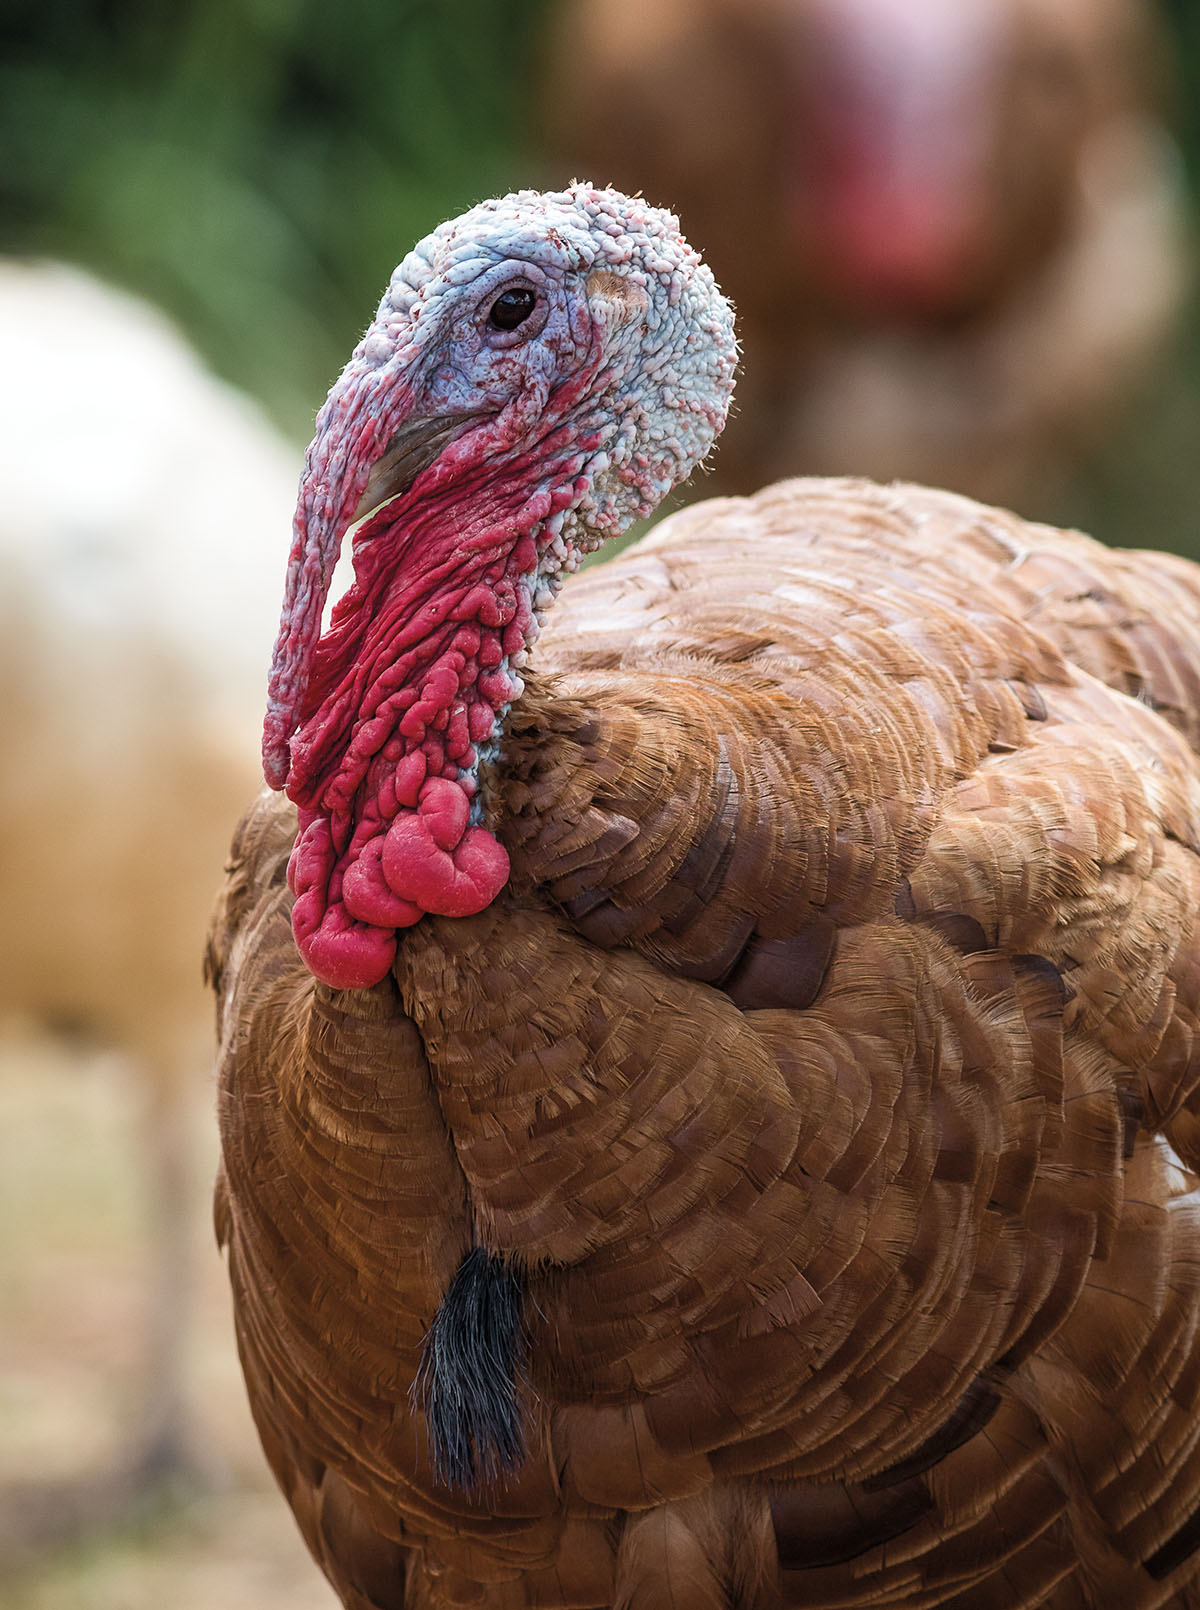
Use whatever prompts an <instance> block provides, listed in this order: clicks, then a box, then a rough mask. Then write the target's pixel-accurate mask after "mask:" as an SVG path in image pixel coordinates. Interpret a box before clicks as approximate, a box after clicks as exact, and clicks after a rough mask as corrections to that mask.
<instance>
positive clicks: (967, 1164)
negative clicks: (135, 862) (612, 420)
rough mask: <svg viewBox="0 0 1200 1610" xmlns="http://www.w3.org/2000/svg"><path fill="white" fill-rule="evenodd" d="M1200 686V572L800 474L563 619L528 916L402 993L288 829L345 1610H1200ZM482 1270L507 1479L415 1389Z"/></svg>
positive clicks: (281, 1186)
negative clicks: (454, 1454)
mask: <svg viewBox="0 0 1200 1610" xmlns="http://www.w3.org/2000/svg"><path fill="white" fill-rule="evenodd" d="M735 578H736V586H735V585H734V580H735ZM1198 664H1200V578H1198V576H1197V573H1196V572H1194V571H1193V570H1192V569H1191V568H1190V567H1187V566H1186V565H1184V564H1183V563H1182V562H1181V561H1175V560H1171V559H1165V558H1162V557H1160V556H1151V555H1145V554H1138V555H1129V554H1119V553H1112V554H1110V553H1108V552H1106V551H1105V550H1103V549H1101V548H1100V547H1099V546H1098V545H1096V544H1093V543H1091V542H1089V541H1088V540H1087V539H1086V538H1083V537H1080V536H1077V535H1073V534H1067V533H1060V532H1055V531H1051V530H1049V529H1047V528H1044V527H1036V526H1030V525H1026V524H1024V523H1022V522H1021V521H1019V520H1016V519H1015V518H1013V517H1012V516H1009V515H1005V514H1002V513H999V512H997V511H995V510H990V509H985V508H981V507H979V506H978V505H974V504H971V503H969V502H967V501H965V500H963V499H959V498H955V497H951V496H949V495H945V494H937V493H929V492H924V491H919V490H917V489H913V488H891V489H881V488H877V487H873V486H870V485H869V484H867V483H862V482H832V483H831V482H803V481H798V482H791V483H784V484H782V485H780V486H778V487H775V488H772V489H770V490H769V491H767V492H765V493H763V494H762V495H761V496H759V497H757V498H754V499H751V500H724V501H716V502H711V503H709V504H706V505H701V506H699V507H697V508H695V509H693V510H690V511H687V512H685V513H684V514H682V515H678V516H675V517H674V518H673V519H672V520H670V521H668V522H666V523H665V524H664V525H663V526H661V527H660V528H659V529H658V531H657V532H656V533H655V534H654V535H653V536H652V537H651V538H649V539H648V540H646V541H644V542H643V543H641V544H640V545H639V546H638V547H637V548H635V549H633V550H632V551H631V552H630V553H628V554H627V555H625V556H624V557H623V558H621V559H620V560H618V561H615V562H614V563H613V564H612V565H610V566H608V567H605V568H604V569H602V570H600V571H597V572H592V573H590V574H588V575H586V576H584V577H582V578H580V579H578V580H577V581H574V582H572V583H571V585H570V586H569V587H568V588H567V589H565V591H564V595H563V598H562V601H561V603H560V606H559V608H558V609H557V610H556V611H555V612H554V614H553V615H552V616H551V617H550V618H549V619H548V621H547V625H546V630H545V632H544V635H543V637H542V639H541V640H540V642H539V645H538V650H537V654H536V656H535V660H534V663H533V664H532V665H531V666H530V667H529V669H528V684H529V685H528V688H527V692H526V696H525V698H524V700H523V701H522V702H521V704H520V706H519V707H518V709H517V710H516V711H515V712H514V721H513V724H512V730H511V733H510V736H509V738H508V740H507V742H506V744H505V747H504V751H503V755H502V758H501V761H500V763H499V765H498V767H497V770H496V775H495V779H494V784H493V787H494V793H495V800H494V806H493V809H494V818H495V821H496V823H497V825H498V831H499V832H500V833H501V835H502V838H503V840H504V843H505V845H506V848H507V849H508V851H509V854H510V856H511V859H512V866H513V876H512V879H511V881H510V885H509V888H508V891H507V892H506V894H505V895H504V896H503V897H502V899H501V900H500V901H498V902H496V903H495V904H494V905H493V906H492V907H490V908H489V909H488V910H487V911H485V912H482V913H480V914H479V915H477V916H474V917H468V918H462V919H451V918H427V919H426V920H425V921H423V922H422V923H421V924H419V925H418V926H417V927H416V928H414V929H412V930H411V931H410V932H409V933H408V934H407V935H406V937H405V939H404V941H403V943H402V945H401V947H400V950H399V953H398V956H397V961H396V965H395V968H394V971H393V974H392V976H390V977H389V978H388V979H387V980H385V982H384V983H382V984H380V985H379V986H377V987H376V988H375V989H373V990H370V991H361V992H341V993H339V992H335V991H331V990H328V989H327V988H326V987H325V986H323V985H320V984H316V983H314V981H313V979H312V978H311V976H310V975H309V974H308V973H307V972H306V971H305V970H304V968H303V967H302V965H301V963H300V962H299V960H298V957H297V955H296V952H295V948H294V944H293V941H292V938H291V933H290V929H289V927H288V923H287V910H288V906H289V904H290V895H289V894H288V891H287V889H286V886H285V884H284V883H283V879H282V870H283V865H284V862H285V861H286V857H287V854H288V851H289V849H290V846H291V841H292V837H293V834H294V831H295V827H294V814H293V812H292V809H291V807H290V806H288V805H287V804H286V803H282V802H280V801H279V800H277V799H275V798H273V797H266V796H265V797H264V798H263V799H262V800H261V801H260V802H259V804H258V805H256V806H255V807H254V809H253V810H252V811H251V813H250V816H249V817H248V818H247V821H246V823H245V824H244V826H243V828H242V831H241V835H240V838H239V842H238V845H237V847H236V850H235V858H234V865H233V870H232V872H231V875H230V883H229V885H228V888H227V891H226V895H225V899H224V905H223V909H222V912H221V914H220V915H219V917H218V920H217V923H216V925H215V927H214V937H213V946H212V966H213V972H214V976H215V978H216V981H217V984H218V988H219V990H220V992H221V997H222V1020H223V1052H222V1070H223V1071H222V1082H223V1097H222V1114H223V1131H224V1143H225V1154H226V1163H225V1167H226V1172H227V1177H228V1180H229V1185H228V1188H227V1189H228V1201H227V1209H226V1212H227V1222H226V1230H225V1236H226V1239H227V1241H228V1243H229V1246H230V1253H231V1260H232V1269H233V1276H234V1283H235V1291H236V1294H237V1298H238V1316H239V1317H238V1324H239V1339H240V1344H241V1348H242V1356H243V1362H244V1364H245V1367H246V1371H247V1377H248V1381H249V1384H250V1388H251V1396H252V1399H253V1400H254V1403H255V1411H256V1415H257V1418H258V1421H259V1425H260V1428H261V1430H262V1432H263V1437H264V1441H265V1443H266V1446H267V1449H268V1453H269V1455H270V1457H271V1459H272V1462H273V1464H274V1466H275V1469H276V1472H277V1474H278V1475H279V1476H280V1479H281V1481H282V1483H283V1485H284V1487H285V1491H287V1492H288V1494H289V1497H290V1498H291V1501H292V1503H293V1507H294V1508H295V1509H296V1512H297V1517H298V1519H299V1520H300V1523H301V1526H302V1527H303V1528H304V1530H305V1534H306V1536H307V1538H308V1540H309V1543H310V1546H312V1547H313V1550H314V1553H315V1554H316V1555H317V1557H318V1559H319V1560H321V1561H322V1563H323V1564H324V1565H325V1568H326V1569H327V1570H328V1571H329V1572H330V1575H331V1577H332V1579H333V1581H334V1583H335V1585H336V1586H337V1587H338V1588H339V1591H341V1592H342V1594H343V1596H344V1598H345V1601H346V1602H347V1603H348V1604H352V1605H373V1606H376V1607H378V1610H388V1607H390V1606H400V1605H410V1604H411V1605H430V1606H433V1605H452V1604H465V1603H487V1604H489V1605H490V1604H496V1605H504V1606H509V1605H511V1606H524V1605H538V1606H551V1605H556V1606H557V1605H562V1606H567V1605H577V1606H584V1605H597V1606H599V1605H616V1604H620V1605H622V1606H633V1605H643V1604H645V1605H657V1604H660V1603H674V1604H677V1605H682V1604H687V1605H689V1606H691V1605H695V1606H702V1605H709V1604H711V1605H724V1606H730V1605H738V1606H751V1605H754V1606H759V1605H764V1606H765V1605H771V1604H778V1603H780V1602H784V1603H794V1604H805V1605H823V1606H835V1605H838V1606H856V1605H863V1606H865V1605H886V1604H893V1605H904V1606H914V1605H935V1604H937V1605H960V1606H964V1607H965V1606H967V1605H970V1606H971V1607H972V1610H974V1607H977V1606H991V1605H996V1606H1004V1607H1005V1610H1012V1607H1016V1606H1027V1605H1028V1606H1033V1605H1045V1606H1051V1607H1055V1610H1059V1607H1062V1610H1065V1607H1068V1606H1070V1607H1075V1606H1094V1607H1099V1606H1102V1605H1103V1606H1108V1605H1112V1604H1114V1603H1120V1604H1121V1605H1122V1606H1128V1607H1130V1610H1140V1607H1149V1606H1152V1605H1153V1606H1159V1605H1168V1604H1169V1605H1178V1606H1185V1605H1189V1604H1193V1603H1198V1602H1200V1589H1197V1588H1196V1587H1195V1586H1192V1585H1191V1584H1192V1583H1193V1582H1194V1580H1195V1579H1196V1577H1197V1572H1198V1569H1200V1561H1198V1558H1197V1555H1196V1553H1195V1551H1194V1543H1195V1537H1194V1534H1195V1522H1194V1520H1193V1516H1194V1514H1195V1513H1196V1512H1197V1510H1198V1509H1200V1414H1198V1413H1197V1409H1198V1407H1200V1404H1198V1401H1197V1400H1198V1396H1200V1371H1198V1370H1197V1368H1196V1365H1195V1358H1196V1356H1197V1353H1196V1346H1195V1339H1196V1326H1197V1321H1198V1319H1200V1223H1198V1221H1197V1210H1196V1207H1195V1203H1194V1201H1193V1199H1192V1198H1190V1197H1189V1196H1187V1195H1179V1194H1178V1193H1172V1191H1171V1190H1170V1189H1169V1184H1168V1175H1167V1167H1166V1162H1165V1159H1164V1154H1163V1150H1162V1141H1161V1137H1162V1136H1163V1135H1168V1136H1172V1137H1174V1138H1175V1139H1176V1141H1177V1144H1179V1145H1180V1149H1181V1151H1182V1152H1183V1154H1184V1156H1185V1159H1186V1160H1187V1161H1188V1162H1189V1163H1190V1164H1191V1165H1192V1166H1195V1165H1196V1163H1197V1162H1200V1158H1198V1157H1197V1155H1196V1151H1195V1148H1194V1146H1192V1145H1190V1144H1189V1142H1190V1138H1191V1135H1192V1133H1193V1132H1194V1130H1193V1128H1192V1127H1190V1126H1194V1123H1195V1111H1194V1109H1195V1104H1196V1101H1197V1096H1196V1091H1197V1087H1198V1085H1200V1077H1198V1075H1200V1061H1198V1060H1197V1059H1196V1058H1195V1056H1194V1054H1193V1051H1192V1045H1193V1037H1194V1032H1195V1023H1196V1013H1197V1009H1198V1007H1200V968H1198V967H1197V956H1198V954H1200V947H1198V942H1197V936H1196V932H1195V930H1196V920H1197V919H1196V912H1197V910H1198V909H1200V763H1198V760H1197V754H1196V750H1195V748H1194V747H1193V745H1195V744H1196V742H1197V738H1198V735H1200V729H1198V726H1197V710H1198V707H1197V704H1196V703H1195V701H1194V700H1193V699H1192V698H1191V696H1190V693H1189V688H1190V685H1191V681H1192V679H1193V678H1194V676H1195V670H1194V667H1195V666H1196V665H1198ZM1134 1111H1136V1112H1139V1113H1141V1114H1142V1115H1143V1116H1142V1117H1141V1120H1140V1123H1136V1124H1135V1128H1136V1133H1135V1134H1134V1135H1133V1137H1132V1139H1131V1140H1130V1135H1129V1124H1128V1117H1129V1114H1130V1113H1131V1112H1134ZM472 1244H478V1245H483V1246H485V1247H487V1248H488V1249H489V1250H490V1251H491V1252H492V1253H494V1254H495V1255H496V1256H498V1257H501V1258H504V1259H506V1260H511V1262H512V1264H513V1265H514V1266H515V1267H518V1268H520V1269H521V1271H522V1279H523V1283H524V1285H525V1288H526V1298H525V1307H524V1318H525V1324H526V1327H527V1330H528V1336H529V1350H528V1381H527V1382H525V1383H523V1384H522V1386H521V1391H522V1392H523V1393H524V1394H525V1399H524V1406H525V1411H526V1416H527V1424H528V1442H529V1447H528V1456H527V1458H526V1460H525V1462H524V1464H523V1465H522V1466H521V1467H520V1469H519V1470H518V1471H516V1472H515V1473H514V1474H513V1475H512V1476H511V1477H506V1478H505V1479H504V1480H502V1481H501V1482H500V1483H499V1485H498V1486H497V1487H496V1489H495V1490H494V1491H493V1492H491V1493H489V1495H488V1496H487V1498H486V1499H485V1498H482V1497H480V1496H478V1495H475V1496H472V1495H471V1494H470V1493H464V1492H462V1491H460V1490H456V1489H454V1488H451V1487H447V1486H446V1485H444V1484H442V1483H440V1482H439V1481H438V1479H437V1475H436V1472H435V1470H434V1469H433V1467H432V1466H431V1463H430V1453H429V1448H428V1444H427V1439H426V1435H425V1432H424V1428H423V1427H422V1425H421V1423H420V1417H419V1416H414V1415H413V1414H411V1413H410V1412H409V1408H408V1403H409V1392H410V1389H411V1387H412V1383H413V1380H414V1378H415V1376H416V1373H417V1371H418V1369H419V1363H420V1352H421V1346H422V1341H423V1338H424V1336H425V1334H426V1331H427V1330H428V1328H429V1326H430V1325H431V1323H432V1322H433V1319H434V1315H435V1314H436V1313H437V1311H438V1307H439V1304H440V1303H441V1301H442V1299H443V1296H444V1294H445V1292H446V1290H447V1288H448V1287H449V1285H450V1283H451V1281H452V1280H453V1278H454V1275H455V1271H456V1270H457V1268H458V1266H459V1264H460V1262H461V1260H462V1258H463V1255H464V1253H465V1252H466V1251H467V1249H468V1248H469V1247H470V1246H471V1245H472ZM333 1493H336V1494H337V1495H338V1497H337V1498H336V1500H335V1499H333V1498H332V1497H331V1496H330V1495H331V1494H333ZM368 1557H369V1561H368ZM365 1561H367V1562H368V1563H364V1562H365ZM380 1561H383V1562H385V1564H384V1565H383V1566H382V1568H381V1567H380V1563H379V1562H380ZM356 1595H357V1597H356Z"/></svg>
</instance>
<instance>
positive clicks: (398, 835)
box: [383, 783, 509, 917]
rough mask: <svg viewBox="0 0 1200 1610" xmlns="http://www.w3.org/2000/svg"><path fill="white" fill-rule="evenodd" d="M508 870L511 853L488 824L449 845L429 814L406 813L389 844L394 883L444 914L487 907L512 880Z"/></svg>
mask: <svg viewBox="0 0 1200 1610" xmlns="http://www.w3.org/2000/svg"><path fill="white" fill-rule="evenodd" d="M449 786H450V787H453V786H454V784H453V783H451V784H450V785H449ZM508 873H509V862H508V852H507V851H506V850H505V848H504V846H503V845H502V844H500V843H499V842H498V841H497V840H496V839H494V838H493V837H492V835H491V834H490V833H489V832H488V831H487V830H486V828H482V827H469V828H467V830H466V832H465V833H464V834H463V836H462V839H461V840H460V842H459V844H458V845H457V846H456V847H455V848H454V849H453V850H443V849H441V848H440V847H439V845H438V844H437V842H436V841H435V839H434V836H433V832H432V830H431V828H430V825H429V822H428V819H427V818H425V817H423V816H419V815H405V816H401V817H398V818H397V819H396V821H394V822H393V823H392V825H391V828H390V829H389V830H388V835H387V838H386V839H385V840H384V844H383V875H384V877H385V878H386V880H387V882H388V884H389V886H390V887H391V888H392V889H393V890H394V891H395V892H396V893H398V894H402V895H403V898H404V899H406V900H412V901H414V902H415V903H416V904H417V905H418V906H420V907H421V908H422V910H424V911H427V912H429V913H431V914H433V915H435V916H439V917H470V916H473V915H474V914H475V912H477V911H482V910H483V909H484V907H485V906H488V905H490V904H491V902H492V901H493V900H494V899H495V898H496V896H497V895H498V894H499V893H500V891H501V889H503V887H504V885H505V884H506V883H507V882H508Z"/></svg>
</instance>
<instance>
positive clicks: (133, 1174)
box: [0, 1033, 336, 1610]
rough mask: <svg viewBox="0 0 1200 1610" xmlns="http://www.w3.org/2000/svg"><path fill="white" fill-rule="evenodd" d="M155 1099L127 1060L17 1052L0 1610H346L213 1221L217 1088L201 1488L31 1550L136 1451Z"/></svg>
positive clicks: (206, 1174) (199, 1430)
mask: <svg viewBox="0 0 1200 1610" xmlns="http://www.w3.org/2000/svg"><path fill="white" fill-rule="evenodd" d="M140 1099H141V1093H140V1091H139V1090H138V1088H137V1086H136V1084H135V1082H134V1081H132V1080H131V1079H130V1078H129V1077H128V1075H127V1074H126V1072H125V1071H124V1070H123V1068H122V1066H121V1064H120V1062H119V1061H118V1060H117V1059H116V1058H115V1057H113V1056H106V1055H100V1054H97V1053H94V1052H91V1053H87V1052H84V1051H81V1050H67V1049H64V1048H62V1047H60V1046H58V1045H55V1044H51V1043H48V1042H46V1041H44V1040H41V1039H39V1038H37V1037H36V1036H34V1035H32V1034H21V1033H12V1034H8V1033H6V1034H5V1035H3V1036H2V1037H0V1225H4V1226H5V1230H4V1234H3V1235H2V1236H0V1537H4V1536H7V1537H8V1538H9V1543H8V1544H7V1545H5V1549H4V1552H5V1553H6V1554H7V1555H8V1558H0V1610H335V1606H336V1601H335V1599H334V1597H333V1595H332V1593H331V1592H330V1590H329V1588H328V1586H327V1585H326V1584H325V1582H324V1579H323V1578H322V1576H321V1574H320V1572H319V1571H318V1570H317V1568H316V1567H315V1566H314V1565H313V1564H312V1562H311V1560H310V1559H309V1557H308V1555H307V1552H306V1551H305V1549H304V1546H303V1544H302V1543H301V1542H300V1539H299V1535H298V1534H297V1532H296V1529H295V1526H294V1524H293V1522H292V1519H291V1515H290V1513H289V1512H288V1510H287V1506H286V1505H285V1504H284V1502H283V1499H282V1498H281V1497H280V1496H279V1494H278V1493H277V1492H276V1490H275V1488H274V1486H273V1484H272V1482H271V1479H270V1476H269V1474H268V1472H267V1470H266V1467H265V1465H264V1463H263V1460H262V1456H261V1454H260V1452H259V1450H258V1446H257V1441H256V1439H255V1435H254V1431H253V1427H252V1426H251V1423H250V1417H249V1413H248V1411H247V1409H246V1404H245V1395H244V1392H243V1389H242V1383H241V1378H240V1374H239V1371H238V1366H237V1360H236V1357H235V1354H234V1348H233V1341H232V1333H231V1324H230V1318H229V1306H228V1296H227V1291H226V1282H225V1272H224V1268H223V1266H222V1264H221V1261H220V1259H219V1257H218V1254H217V1251H216V1247H215V1244H214V1242H213V1239H212V1229H211V1221H210V1216H209V1208H208V1199H209V1181H210V1180H211V1178H212V1170H213V1162H214V1157H215V1149H216V1140H215V1132H214V1125H213V1119H212V1114H211V1100H210V1098H209V1094H208V1091H207V1089H206V1087H205V1085H204V1074H203V1071H201V1073H200V1075H199V1077H198V1085H197V1101H196V1116H195V1120H194V1131H195V1176H196V1184H195V1214H194V1221H195V1236H194V1255H193V1257H192V1259H191V1263H192V1265H193V1268H192V1270H191V1276H192V1313H193V1318H192V1321H191V1323H190V1326H189V1346H188V1356H187V1380H188V1395H189V1412H190V1438H191V1441H192V1443H193V1446H194V1452H195V1459H196V1462H197V1464H198V1466H199V1472H200V1475H199V1480H198V1482H197V1483H196V1486H195V1488H194V1489H191V1488H185V1489H184V1490H183V1491H181V1492H178V1493H176V1494H174V1495H173V1496H171V1497H170V1498H166V1497H164V1498H160V1499H158V1500H157V1501H155V1502H153V1503H151V1504H149V1505H147V1506H145V1507H143V1509H142V1510H141V1512H140V1513H138V1514H134V1515H130V1514H127V1515H124V1516H119V1517H116V1518H110V1519H107V1520H106V1521H105V1522H104V1524H103V1525H102V1526H101V1527H99V1528H97V1529H93V1530H91V1531H89V1532H87V1533H85V1534H84V1535H83V1536H81V1537H80V1536H77V1537H74V1538H72V1539H71V1540H70V1541H67V1542H60V1543H58V1544H57V1545H56V1546H54V1547H46V1546H43V1547H41V1548H40V1549H38V1550H34V1551H30V1550H27V1549H26V1548H25V1547H23V1546H22V1547H21V1548H19V1549H14V1548H13V1546H12V1540H13V1538H14V1537H15V1538H16V1539H17V1540H18V1541H20V1538H21V1531H20V1520H21V1517H22V1516H23V1514H24V1508H23V1506H24V1505H26V1504H27V1503H28V1498H29V1493H30V1492H31V1491H33V1492H36V1493H41V1492H45V1491H49V1492H51V1493H53V1492H55V1491H56V1490H57V1488H56V1484H58V1483H65V1484H72V1483H79V1482H83V1483H94V1484H95V1485H96V1486H97V1487H98V1490H100V1491H101V1492H102V1491H103V1489H104V1484H105V1481H106V1473H107V1472H110V1471H111V1470H113V1469H114V1468H115V1467H116V1465H117V1464H118V1463H119V1460H120V1457H121V1453H122V1450H123V1449H125V1448H127V1447H128V1445H129V1435H130V1417H131V1415H132V1412H133V1407H134V1404H135V1402H136V1392H135V1384H136V1381H137V1378H138V1371H139V1367H140V1364H141V1359H142V1348H143V1345H144V1336H145V1319H146V1313H147V1298H146V1262H147V1260H146V1231H147V1223H148V1218H149V1215H150V1213H151V1211H152V1208H151V1205H150V1203H149V1202H148V1200H147V1193H146V1185H145V1177H144V1170H143V1168H142V1166H141V1162H140V1148H141V1144H142V1143H141V1139H140V1130H139V1123H138V1119H139V1102H140ZM14 1495H15V1497H14ZM6 1503H7V1505H8V1511H9V1512H8V1514H7V1515H5V1513H4V1506H5V1505H6Z"/></svg>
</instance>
